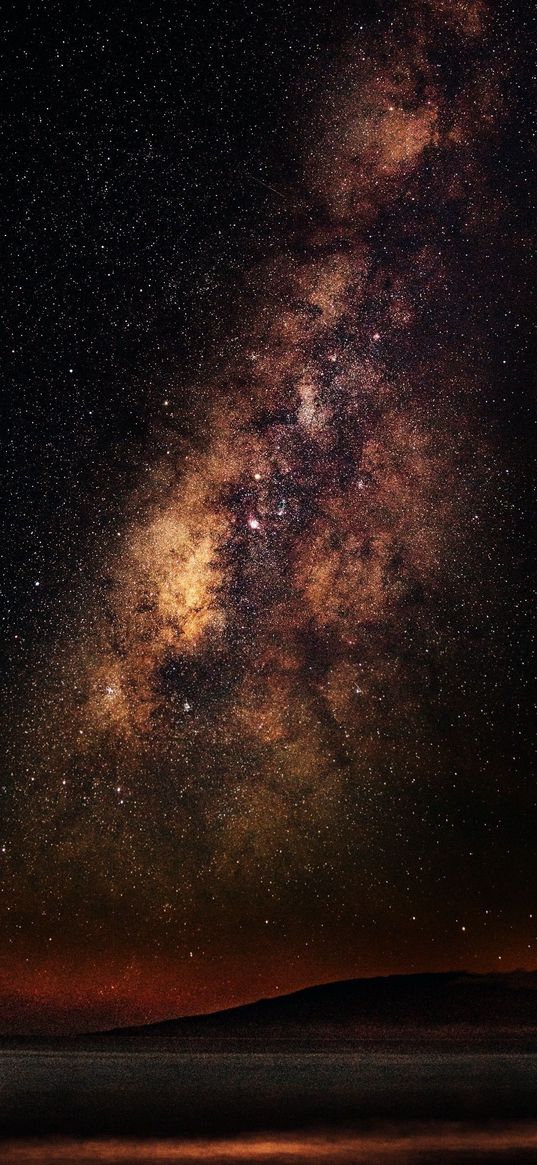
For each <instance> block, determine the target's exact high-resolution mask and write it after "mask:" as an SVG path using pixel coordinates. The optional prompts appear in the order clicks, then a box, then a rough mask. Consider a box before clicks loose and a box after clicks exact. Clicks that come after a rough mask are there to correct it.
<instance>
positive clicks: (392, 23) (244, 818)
mask: <svg viewBox="0 0 537 1165" xmlns="http://www.w3.org/2000/svg"><path fill="white" fill-rule="evenodd" d="M358 9H359V6H355V7H354V9H353V10H352V12H351V11H350V10H348V9H347V10H346V11H345V13H341V12H340V13H339V20H338V21H337V22H335V24H334V28H337V38H336V39H337V42H338V43H337V48H336V47H334V42H333V38H332V39H330V38H329V37H328V34H327V30H326V28H324V29H322V28H321V22H320V19H319V18H318V17H315V16H314V15H312V14H309V15H308V12H307V10H306V11H305V14H304V22H305V24H306V26H307V24H308V20H310V22H311V27H312V31H311V36H312V39H314V32H313V30H316V32H317V35H318V36H320V38H321V44H322V43H323V42H322V37H323V36H324V37H325V43H326V46H327V48H326V53H325V54H324V55H323V53H322V52H317V53H313V52H312V53H311V54H310V60H309V68H308V69H307V70H306V69H305V65H304V58H305V57H306V56H307V55H308V54H307V52H306V47H304V50H303V58H302V61H300V54H297V59H296V60H293V61H292V63H291V64H289V61H287V66H286V67H287V68H288V70H289V78H288V87H289V88H290V86H291V82H292V84H293V86H294V89H293V94H294V96H293V102H294V106H295V107H294V109H293V117H294V122H293V125H294V128H293V129H292V130H291V129H290V130H289V138H292V139H293V146H292V148H291V146H290V145H289V143H286V144H285V146H284V144H283V143H282V144H280V151H281V153H282V154H283V152H284V149H288V151H289V154H290V155H291V154H292V155H293V159H294V160H292V161H291V160H288V161H285V159H284V160H282V158H280V163H279V165H280V175H279V178H278V179H276V178H274V179H273V178H272V176H271V174H270V173H269V175H268V177H267V179H266V183H265V178H264V177H262V178H260V179H259V184H258V188H257V191H258V193H259V191H261V194H260V198H262V199H265V200H266V203H267V205H268V206H269V207H270V209H267V210H266V211H265V214H264V218H265V223H266V230H265V234H263V222H262V219H263V216H262V215H261V216H260V225H259V226H258V228H257V231H258V238H257V240H256V245H255V247H252V246H250V245H248V246H247V245H246V243H244V244H243V246H244V260H243V263H242V266H241V263H240V262H239V260H237V261H236V263H235V271H234V272H231V273H230V274H228V275H226V276H225V277H222V276H220V286H221V292H220V298H218V295H216V298H215V300H214V303H213V306H212V308H211V309H210V310H207V317H206V320H205V324H204V325H203V326H204V327H205V328H206V330H207V333H208V334H207V336H206V337H205V341H204V342H205V355H204V357H203V359H202V360H199V361H198V363H197V369H196V366H194V367H192V366H191V365H190V364H189V358H188V353H187V352H183V353H182V354H179V353H178V351H177V349H176V348H175V349H174V348H173V344H172V342H171V341H170V342H169V343H168V339H167V336H166V334H165V328H164V326H163V325H162V321H160V322H159V317H158V315H157V316H156V317H155V319H154V321H153V323H152V324H151V327H153V328H154V330H155V332H156V333H157V332H158V331H159V328H161V339H160V346H161V347H162V349H163V350H164V351H165V352H166V351H169V352H170V353H172V356H170V360H169V363H170V366H171V371H170V370H169V369H168V372H167V374H166V376H164V375H163V374H160V378H159V376H157V374H156V373H154V371H151V372H150V371H148V373H147V378H146V380H147V383H146V384H144V375H145V373H144V366H143V365H144V357H143V356H141V357H140V366H139V367H137V368H136V375H135V374H134V372H131V373H130V383H131V388H130V390H129V391H130V393H131V399H132V397H135V398H136V403H135V404H134V405H132V410H133V412H134V413H136V411H137V410H138V413H139V415H140V416H141V417H145V418H148V420H147V424H146V429H147V431H144V433H145V435H144V437H143V439H142V438H140V440H139V439H138V436H137V435H136V437H133V432H132V429H131V433H130V436H129V438H128V439H127V438H126V439H125V447H126V449H125V465H122V464H121V461H122V457H121V451H120V454H119V456H117V455H116V456H115V458H110V464H109V469H108V471H107V465H106V457H103V458H102V460H101V465H100V468H99V469H98V470H95V471H94V474H93V477H92V471H91V470H90V468H89V467H88V466H87V465H86V464H85V462H84V454H83V453H81V458H82V461H81V469H80V475H79V478H78V483H77V496H76V497H75V498H74V500H73V502H72V509H73V510H75V511H76V509H77V506H78V507H79V510H80V512H82V511H83V510H84V508H85V507H87V506H90V507H91V505H92V504H93V502H92V499H93V498H94V497H95V493H96V488H97V487H95V484H94V478H95V474H96V475H97V477H99V480H100V481H101V480H102V491H103V496H104V497H105V498H109V499H110V497H111V496H112V495H113V496H114V502H113V503H111V502H109V503H108V504H109V517H108V520H107V522H105V523H104V524H103V525H102V527H101V529H100V530H99V531H97V530H96V529H95V527H92V525H91V520H90V521H89V533H88V532H87V531H86V533H85V535H84V537H83V538H82V543H81V545H82V551H81V554H80V562H79V568H78V571H73V570H71V572H70V573H69V572H67V568H66V580H65V582H64V584H63V587H62V586H59V587H57V588H56V590H55V591H54V593H53V597H52V599H51V611H50V612H49V613H48V614H47V620H46V631H42V632H41V633H38V632H37V631H35V630H32V627H31V621H30V619H29V616H28V623H27V620H26V615H25V607H24V603H22V604H21V603H20V602H19V606H18V607H17V610H16V619H14V622H13V625H11V624H10V625H9V626H10V630H9V635H8V637H9V636H10V639H9V642H10V643H13V642H14V639H13V636H14V635H15V631H16V633H17V635H22V639H24V629H25V625H27V626H28V627H29V630H28V637H29V640H30V647H29V648H28V647H27V648H26V649H24V650H23V649H22V648H21V651H22V656H21V659H22V662H20V661H19V662H17V658H16V657H17V650H16V645H15V648H13V650H12V651H11V655H12V657H13V659H14V660H15V663H14V664H13V665H12V666H11V670H10V671H9V678H8V690H9V698H8V700H7V702H6V707H7V719H8V721H9V724H8V726H7V727H6V729H5V736H7V738H8V751H9V756H8V769H7V772H8V777H7V779H6V782H5V786H4V796H5V806H4V810H3V817H2V821H3V827H2V828H3V835H2V844H3V849H2V861H3V865H4V872H3V886H2V902H1V909H2V930H3V933H4V936H5V937H4V942H3V944H2V968H3V970H2V973H3V987H2V1023H3V1026H4V1028H5V1029H6V1030H7V1029H8V1028H10V1029H17V1028H25V1029H28V1028H30V1029H32V1028H33V1029H35V1028H41V1029H46V1030H48V1029H54V1030H56V1029H57V1028H61V1027H71V1028H77V1027H80V1026H82V1027H84V1026H85V1027H91V1026H92V1025H95V1024H96V1023H103V1024H109V1023H110V1022H126V1021H134V1020H142V1019H149V1018H157V1017H161V1016H164V1015H172V1014H174V1013H181V1012H184V1011H187V1012H191V1011H196V1010H203V1009H207V1008H210V1007H219V1006H223V1005H225V1004H228V1003H236V1002H239V1001H242V1000H244V999H250V998H255V997H257V996H259V994H261V993H263V992H264V993H277V992H279V991H284V990H289V989H291V988H293V987H296V986H299V985H302V984H305V983H311V982H319V981H328V980H331V979H335V978H343V977H350V976H353V975H368V974H382V973H389V972H394V971H411V970H430V969H452V968H461V967H465V968H467V969H469V970H487V969H488V970H490V969H509V968H514V967H518V966H527V967H534V966H535V957H536V956H535V951H536V943H537V932H536V920H537V901H536V900H535V888H536V886H537V877H536V875H537V869H536V861H535V786H534V783H533V781H532V779H531V772H530V759H529V758H530V756H531V751H532V750H531V747H529V746H530V738H531V736H532V720H531V716H530V715H529V711H528V708H529V653H528V647H527V636H528V619H529V615H528V612H529V610H530V606H529V603H528V586H527V545H528V541H527V539H528V536H527V528H526V521H527V517H528V514H529V507H528V506H527V500H526V493H525V490H526V483H527V481H528V480H529V478H528V466H529V452H530V443H529V439H528V436H527V434H528V427H527V419H528V417H530V415H531V414H530V413H529V411H528V408H529V405H528V402H529V400H530V389H529V371H528V369H529V367H530V361H529V357H528V351H529V349H528V330H529V318H530V307H529V290H528V288H529V284H530V270H529V264H530V258H531V245H530V230H529V220H528V210H527V203H526V185H525V172H524V170H523V164H522V161H521V158H522V157H523V139H524V134H525V133H526V130H527V127H526V125H525V123H524V109H525V108H526V102H527V93H526V90H525V86H526V83H527V76H526V74H527V72H528V64H527V59H526V57H525V48H526V46H525V44H524V43H522V42H524V40H525V35H526V34H525V32H524V28H521V24H520V21H521V19H522V17H521V15H520V13H517V12H516V11H515V10H514V9H512V8H511V7H510V6H509V5H503V4H501V3H498V4H491V5H490V6H489V5H487V4H485V3H482V2H481V0H449V2H448V0H413V2H412V3H408V4H401V5H399V6H398V8H394V7H393V6H391V5H389V6H387V7H385V6H382V7H379V8H378V9H376V10H374V11H373V10H372V9H371V8H369V7H368V8H367V10H366V9H365V7H363V9H362V12H360V11H359V10H358ZM263 11H264V10H263ZM285 11H286V12H287V10H285ZM327 11H328V10H327ZM170 19H171V18H170ZM243 19H244V20H245V21H246V16H245V15H244V14H243ZM272 19H273V35H274V36H275V35H276V34H275V33H274V28H276V31H277V29H278V21H280V22H281V26H282V32H281V35H282V38H283V39H284V38H285V35H286V32H285V29H286V19H287V17H286V16H285V13H284V11H283V9H282V10H280V8H278V6H276V9H275V11H274V14H273V18H272ZM147 20H148V21H149V16H148V17H147ZM206 20H207V24H208V25H209V24H210V20H211V17H210V13H209V12H207V15H206ZM237 20H238V24H237V25H235V24H234V23H233V21H231V17H230V21H231V24H230V27H229V28H228V47H229V44H233V43H235V40H236V42H237V44H238V43H240V28H241V16H240V14H239V17H237ZM316 22H317V23H316ZM89 27H90V26H89V25H88V29H89ZM166 28H167V29H168V32H166V30H165V29H164V30H163V28H162V27H161V26H160V25H159V26H158V28H157V31H156V33H155V35H157V34H158V36H159V37H160V38H161V41H162V45H163V46H164V45H166V44H167V43H168V41H167V36H168V34H169V28H170V25H166ZM88 35H89V32H88ZM304 37H306V39H307V32H304ZM120 47H121V45H120V42H118V45H117V46H116V52H117V53H118V54H119V52H120ZM329 49H330V51H329ZM138 51H139V52H140V53H141V52H142V49H141V46H140V47H139V49H138ZM282 61H283V57H282ZM163 67H166V66H163ZM167 67H168V68H170V65H169V62H168V65H167ZM300 67H302V68H303V69H304V80H303V87H302V89H301V84H300ZM155 68H156V65H155ZM282 68H283V65H282ZM293 69H296V70H297V75H294V76H293V75H292V73H293ZM80 70H81V66H80V65H79V66H78V67H77V71H75V73H74V81H73V83H74V84H77V85H80V84H82V79H81V71H80ZM192 91H193V92H194V83H193V89H192ZM154 100H155V104H154V107H153V109H152V111H151V109H150V110H149V112H146V113H145V114H144V116H145V117H146V118H147V119H148V121H149V120H150V118H151V115H152V113H154V114H155V116H156V113H157V112H158V110H157V105H158V102H157V98H156V97H155V99H154ZM110 116H111V117H113V101H112V108H111V113H110ZM273 150H274V146H273V145H271V151H273ZM233 180H235V181H236V183H237V185H239V184H240V183H241V182H242V181H243V179H242V178H241V177H240V176H239V175H235V179H233V178H232V179H231V181H233ZM254 180H255V181H257V179H255V174H254ZM251 185H252V183H250V186H251ZM256 197H257V195H256ZM274 207H275V209H274ZM145 213H146V215H149V213H150V210H149V207H146V211H145ZM200 213H203V207H201V210H200ZM254 234H255V231H254ZM122 246H123V248H125V249H127V247H128V243H127V241H125V240H124V241H123V243H122ZM215 246H217V244H215ZM254 256H255V257H254ZM182 278H183V279H184V281H185V286H186V287H187V288H188V277H187V276H183V277H182ZM191 280H192V283H194V281H195V274H194V273H192V276H191ZM185 295H187V292H185ZM227 297H228V298H229V305H228V304H227V302H226V298H227ZM215 305H216V306H215ZM66 326H67V325H66ZM201 330H202V331H203V327H202V329H201ZM211 335H212V338H211ZM185 347H186V342H185ZM199 349H200V343H199V341H198V350H199ZM174 352H175V355H173V353H174ZM207 352H209V353H210V354H209V355H207ZM145 358H146V359H147V367H148V369H149V367H150V366H151V369H152V370H154V367H155V364H154V362H153V363H151V360H150V359H149V357H147V356H146V357H145ZM174 360H175V361H176V364H177V367H175V368H174V367H173V361H174ZM101 365H102V361H101ZM194 365H195V362H194ZM97 371H99V362H98V361H97ZM163 385H164V387H163ZM136 394H137V396H136ZM73 432H74V429H73ZM138 440H139V447H138V451H137V452H136V453H133V451H132V450H133V447H134V444H135V442H136V441H138ZM43 441H46V434H45V435H44V436H43ZM18 455H19V456H20V457H22V456H23V455H22V453H20V451H19V454H18ZM107 477H108V478H111V479H112V482H113V481H114V480H115V479H116V486H115V487H113V488H110V484H109V482H108V481H107ZM45 478H46V474H45V471H44V470H43V473H42V474H41V478H40V477H39V472H38V474H37V479H36V480H37V482H38V486H39V481H40V480H41V481H42V482H43V483H44V482H45ZM90 481H91V482H92V483H93V484H91V485H90ZM85 482H86V483H87V499H86V501H84V500H82V501H80V498H82V499H84V492H85V485H84V483H85ZM43 488H45V486H44V485H43ZM99 488H101V486H100V485H99ZM50 504H51V509H54V503H53V502H51V503H50ZM63 504H64V506H65V507H66V509H67V510H69V506H70V503H69V498H68V496H66V497H65V498H64V502H63ZM110 515H111V516H110ZM67 524H68V522H67ZM528 528H529V524H528ZM54 529H55V531H56V533H55V536H54V538H53V539H52V545H51V546H50V547H49V548H48V554H49V556H50V559H51V561H52V560H54V561H55V560H56V559H58V560H59V562H60V563H61V560H62V537H61V531H62V519H61V515H60V517H59V518H58V520H57V523H56V525H55V526H54ZM65 557H66V559H68V558H69V553H68V551H65ZM46 561H47V557H46V555H45V564H46ZM17 569H22V571H23V573H24V569H23V568H21V567H20V564H19V566H18V567H17ZM28 569H29V570H30V576H29V577H30V580H31V581H30V582H29V584H28V585H29V589H31V587H32V586H34V585H35V587H36V588H37V587H38V585H39V586H41V587H43V586H44V587H45V589H46V565H45V568H44V570H43V578H44V579H45V582H43V580H42V578H41V577H40V575H39V574H36V573H35V570H33V568H32V567H31V566H30V565H28ZM50 569H52V568H50ZM32 570H33V574H35V580H34V578H33V574H32ZM28 601H29V600H28ZM13 628H15V631H14V629H13Z"/></svg>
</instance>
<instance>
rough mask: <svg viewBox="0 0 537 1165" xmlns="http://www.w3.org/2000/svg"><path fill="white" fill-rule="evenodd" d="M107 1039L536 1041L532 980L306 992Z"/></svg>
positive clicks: (372, 983) (498, 978)
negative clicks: (487, 1039)
mask: <svg viewBox="0 0 537 1165" xmlns="http://www.w3.org/2000/svg"><path fill="white" fill-rule="evenodd" d="M103 1034H105V1035H114V1036H124V1037H133V1036H135V1037H147V1038H149V1037H151V1036H154V1037H177V1038H178V1039H181V1040H183V1039H184V1040H190V1039H192V1040H197V1039H199V1040H203V1041H205V1040H211V1039H213V1040H216V1041H220V1040H229V1039H237V1040H245V1039H251V1040H254V1041H256V1042H258V1041H262V1040H263V1039H271V1040H281V1039H291V1040H293V1039H306V1040H308V1039H312V1040H343V1041H346V1040H349V1041H352V1040H354V1039H357V1040H359V1039H368V1038H371V1039H382V1038H385V1039H390V1037H391V1038H404V1037H412V1038H416V1037H417V1036H420V1035H422V1036H423V1037H425V1038H426V1037H436V1038H444V1037H445V1038H446V1039H449V1038H452V1039H453V1038H461V1039H464V1038H470V1037H476V1038H479V1037H482V1038H495V1037H497V1038H504V1037H505V1038H512V1037H516V1036H521V1037H525V1038H530V1037H532V1036H537V972H535V971H516V972H512V973H505V974H494V973H491V974H484V975H477V974H469V973H464V972H447V973H442V974H418V975H391V976H387V977H379V978H373V979H351V980H346V981H343V982H336V983H327V984H323V985H322V986H318V987H307V988H304V989H303V990H301V991H295V992H293V993H292V994H290V995H282V996H277V997H275V998H271V999H260V1000H259V1001H258V1002H256V1003H248V1004H244V1005H242V1006H240V1007H233V1008H230V1009H228V1010H225V1011H218V1012H214V1013H211V1014H208V1015H199V1016H185V1017H183V1018H178V1019H168V1020H164V1021H162V1022H160V1023H153V1024H148V1025H144V1026H138V1027H129V1028H119V1029H115V1030H114V1031H113V1032H108V1033H103Z"/></svg>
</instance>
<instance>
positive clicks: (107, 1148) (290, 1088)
mask: <svg viewBox="0 0 537 1165" xmlns="http://www.w3.org/2000/svg"><path fill="white" fill-rule="evenodd" d="M535 988H536V977H535V976H533V975H527V976H526V975H522V976H504V977H501V976H489V977H472V976H415V977H414V976H410V977H405V978H395V979H387V980H369V981H362V982H361V981H358V982H356V983H346V984H333V985H329V986H326V987H320V988H311V989H309V990H307V991H303V992H299V993H298V994H296V995H294V996H288V997H285V998H283V999H277V1000H267V1001H261V1002H260V1003H258V1004H252V1005H249V1006H247V1007H244V1008H237V1009H234V1010H233V1011H229V1012H224V1013H220V1014H218V1015H216V1016H206V1017H201V1018H199V1019H185V1020H176V1021H170V1022H167V1023H165V1024H157V1025H153V1026H152V1027H148V1028H138V1029H129V1030H128V1031H124V1032H121V1031H120V1032H114V1033H102V1034H100V1035H95V1036H85V1037H80V1038H78V1039H72V1040H69V1041H68V1040H63V1041H56V1042H54V1043H53V1042H48V1043H47V1042H44V1041H40V1042H31V1041H27V1040H25V1041H14V1040H11V1041H5V1042H4V1044H3V1046H2V1048H1V1050H0V1076H1V1093H0V1095H1V1112H0V1133H1V1136H2V1138H3V1140H2V1143H1V1145H0V1160H1V1161H5V1162H18V1163H19V1165H20V1163H22V1162H28V1163H29V1162H42V1163H43V1165H47V1163H48V1165H52V1163H53V1162H60V1161H61V1162H70V1161H72V1162H94V1161H95V1162H96V1161H99V1162H101V1163H102V1162H106V1163H111V1162H116V1161H117V1162H123V1163H128V1162H139V1161H144V1162H153V1161H155V1162H181V1161H185V1162H186V1161H211V1162H231V1161H241V1162H256V1161H264V1162H274V1163H276V1162H282V1163H283V1162H284V1161H285V1162H292V1161H294V1162H298V1163H300V1165H302V1163H304V1165H305V1163H306V1162H314V1161H327V1162H334V1163H336V1162H352V1161H356V1162H359V1161H367V1162H376V1161H379V1162H380V1161H382V1162H386V1163H388V1162H392V1161H394V1162H395V1161H399V1162H403V1161H404V1162H409V1163H410V1162H414V1161H416V1162H428V1161H437V1162H442V1161H450V1162H458V1161H461V1162H462V1161H465V1162H470V1161H488V1160H490V1161H502V1162H506V1161H513V1162H515V1161H524V1160H528V1161H530V1160H531V1161H537V1056H536V1055H535V1047H537V1044H536V1043H535V1033H536V1016H535V1003H537V991H536V989H535Z"/></svg>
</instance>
